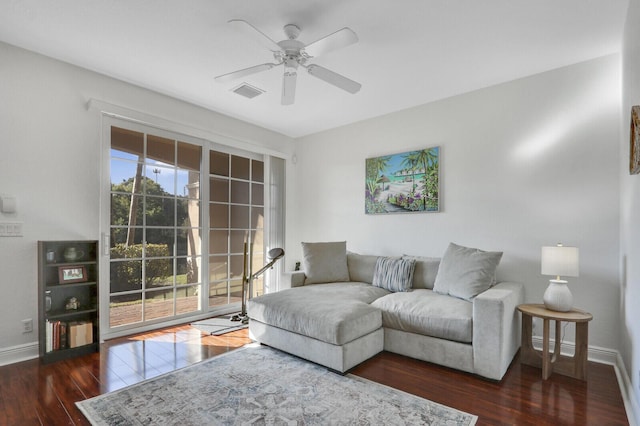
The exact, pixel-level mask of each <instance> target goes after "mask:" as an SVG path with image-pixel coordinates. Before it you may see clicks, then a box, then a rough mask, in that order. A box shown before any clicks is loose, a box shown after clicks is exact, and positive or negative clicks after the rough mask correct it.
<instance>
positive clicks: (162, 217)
mask: <svg viewBox="0 0 640 426" xmlns="http://www.w3.org/2000/svg"><path fill="white" fill-rule="evenodd" d="M145 201H146V203H145V213H146V220H147V222H146V225H147V226H175V225H176V223H175V208H176V200H175V198H165V197H149V196H147V197H145Z"/></svg>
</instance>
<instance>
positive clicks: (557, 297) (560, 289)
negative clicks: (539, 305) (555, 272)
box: [542, 280, 573, 312]
mask: <svg viewBox="0 0 640 426" xmlns="http://www.w3.org/2000/svg"><path fill="white" fill-rule="evenodd" d="M542 300H544V306H545V307H546V308H547V309H550V310H552V311H557V312H569V311H570V310H571V308H572V307H573V295H572V294H571V291H570V290H569V286H567V282H566V281H564V280H549V287H547V289H546V290H545V292H544V296H543V297H542Z"/></svg>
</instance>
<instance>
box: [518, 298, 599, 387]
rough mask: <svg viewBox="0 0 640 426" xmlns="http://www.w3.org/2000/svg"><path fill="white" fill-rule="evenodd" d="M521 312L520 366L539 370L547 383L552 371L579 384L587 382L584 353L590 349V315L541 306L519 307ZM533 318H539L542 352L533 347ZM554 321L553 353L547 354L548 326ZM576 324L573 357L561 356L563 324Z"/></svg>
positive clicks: (528, 305) (583, 312)
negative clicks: (541, 326)
mask: <svg viewBox="0 0 640 426" xmlns="http://www.w3.org/2000/svg"><path fill="white" fill-rule="evenodd" d="M518 310H519V311H520V312H522V348H521V349H520V362H521V363H523V364H526V365H531V366H533V367H538V368H542V378H543V379H544V380H547V379H548V378H549V376H551V373H552V372H553V371H555V372H557V373H558V374H563V375H565V376H570V377H574V378H576V379H580V380H586V379H587V350H588V345H589V321H591V320H592V319H593V315H591V314H590V313H588V312H585V311H581V310H579V309H572V310H571V311H569V312H557V311H551V310H549V309H547V308H545V307H544V305H542V304H524V305H519V306H518ZM533 317H536V318H542V320H543V330H542V351H539V350H537V349H535V348H534V347H533V342H532V338H533ZM551 321H555V325H556V334H555V345H554V348H553V353H550V348H549V346H550V344H549V337H550V336H549V334H550V333H549V323H550V322H551ZM563 321H565V322H573V323H575V324H576V352H575V355H574V356H572V357H571V356H566V355H561V354H560V347H561V345H562V342H561V335H562V334H561V333H562V330H561V325H562V322H563Z"/></svg>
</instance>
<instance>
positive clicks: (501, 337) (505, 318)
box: [473, 282, 524, 380]
mask: <svg viewBox="0 0 640 426" xmlns="http://www.w3.org/2000/svg"><path fill="white" fill-rule="evenodd" d="M523 301H524V287H523V286H522V284H519V283H513V282H502V283H498V284H496V285H494V286H493V287H491V288H490V289H488V290H487V291H485V292H483V293H480V294H479V295H478V296H476V298H475V299H473V364H474V367H473V368H474V372H475V373H476V374H479V375H481V376H484V377H488V378H491V379H495V380H500V379H502V376H504V373H505V372H506V371H507V368H509V364H511V361H512V360H513V357H514V356H515V354H516V352H517V350H518V348H519V347H520V315H519V313H518V311H517V309H516V307H517V306H518V305H519V304H521V303H523Z"/></svg>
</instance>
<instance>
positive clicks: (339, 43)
mask: <svg viewBox="0 0 640 426" xmlns="http://www.w3.org/2000/svg"><path fill="white" fill-rule="evenodd" d="M229 24H231V25H233V26H234V27H236V28H237V29H238V30H239V31H241V32H242V33H245V34H247V35H250V36H251V37H252V38H253V39H254V40H255V41H256V42H258V43H259V44H260V45H261V46H263V47H266V48H267V49H269V50H270V51H271V52H272V53H273V57H274V59H275V60H276V63H266V64H260V65H254V66H252V67H249V68H244V69H241V70H237V71H233V72H230V73H227V74H222V75H219V76H217V77H215V80H216V81H218V82H220V83H226V82H229V81H233V80H237V79H239V78H243V77H246V76H248V75H252V74H256V73H259V72H262V71H267V70H270V69H271V68H273V67H277V66H280V65H283V66H284V73H283V79H282V97H281V103H282V105H291V104H293V103H294V101H295V94H296V82H297V77H298V68H299V67H303V68H305V69H306V70H307V72H308V73H309V74H310V75H312V76H314V77H316V78H318V79H320V80H322V81H324V82H326V83H329V84H331V85H333V86H336V87H338V88H340V89H342V90H345V91H347V92H349V93H352V94H354V93H357V92H358V91H359V90H360V88H361V87H362V85H361V84H360V83H358V82H356V81H353V80H351V79H349V78H347V77H345V76H343V75H341V74H338V73H336V72H334V71H331V70H329V69H327V68H324V67H321V66H320V65H317V64H308V65H307V61H309V60H311V59H312V58H315V57H317V56H320V55H322V54H325V53H327V52H331V51H333V50H336V49H340V48H343V47H346V46H349V45H351V44H354V43H357V42H358V36H357V35H356V33H355V32H353V30H351V29H350V28H347V27H345V28H342V29H340V30H338V31H336V32H334V33H332V34H329V35H328V36H326V37H323V38H321V39H319V40H316V41H314V42H313V43H310V44H308V45H305V44H304V43H302V42H301V41H299V40H298V36H299V35H300V27H298V26H297V25H294V24H288V25H285V26H284V33H285V35H286V37H287V38H286V39H285V40H282V41H279V42H275V41H273V40H272V39H271V38H269V37H268V36H267V35H266V34H264V33H263V32H262V31H260V30H259V29H257V28H256V27H254V26H253V25H251V24H250V23H248V22H247V21H244V20H242V19H233V20H231V21H229Z"/></svg>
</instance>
